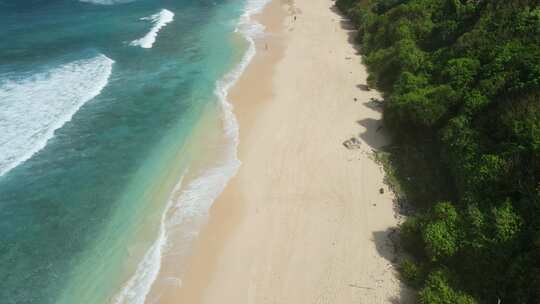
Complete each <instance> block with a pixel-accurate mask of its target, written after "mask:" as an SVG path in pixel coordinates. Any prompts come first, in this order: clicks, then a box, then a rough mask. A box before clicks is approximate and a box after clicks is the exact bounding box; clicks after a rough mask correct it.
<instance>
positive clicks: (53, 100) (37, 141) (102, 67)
mask: <svg viewBox="0 0 540 304" xmlns="http://www.w3.org/2000/svg"><path fill="white" fill-rule="evenodd" d="M113 63H114V61H113V60H111V59H110V58H108V57H107V56H105V55H98V56H96V57H93V58H90V59H84V60H78V61H74V62H71V63H68V64H65V65H62V66H60V67H58V68H55V69H52V70H50V71H47V72H44V73H40V74H36V75H33V76H31V77H29V78H25V79H22V80H7V81H3V82H0V176H1V175H4V174H5V173H6V172H8V171H10V170H11V169H13V168H14V167H16V166H18V165H19V164H21V163H23V162H25V161H26V160H28V159H29V158H30V157H32V155H34V153H36V152H38V151H39V150H41V149H43V147H45V145H46V144H47V141H48V140H49V139H50V138H52V137H53V136H54V131H55V130H56V129H58V128H60V127H62V126H63V125H64V124H65V123H66V122H68V121H69V120H71V117H72V116H73V115H74V114H75V113H76V112H77V110H79V108H80V107H81V106H82V105H83V104H85V103H86V102H87V101H89V100H91V99H93V98H94V97H96V96H97V95H99V94H100V92H101V90H103V88H104V87H105V86H106V85H107V82H108V80H109V76H110V75H111V72H112V66H113Z"/></svg>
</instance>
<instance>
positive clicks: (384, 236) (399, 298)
mask: <svg viewBox="0 0 540 304" xmlns="http://www.w3.org/2000/svg"><path fill="white" fill-rule="evenodd" d="M331 10H332V11H333V12H334V13H335V14H336V21H337V22H339V25H340V26H341V28H342V29H344V30H345V31H346V32H347V34H348V42H349V43H350V44H351V45H353V46H354V49H355V50H356V52H357V53H356V54H357V55H360V54H361V47H360V45H358V43H357V39H356V37H357V31H356V27H355V26H354V24H352V22H350V21H349V20H348V19H347V18H346V17H344V16H343V14H342V13H341V12H340V11H339V9H338V8H337V7H336V6H335V5H334V6H332V7H331ZM356 87H357V88H358V89H360V90H363V91H369V87H368V86H367V85H365V84H358V85H357V86H356ZM362 106H365V107H367V108H370V109H371V110H375V111H377V112H379V113H381V112H382V101H380V100H377V99H372V100H370V101H368V102H365V103H363V104H362ZM356 123H357V124H358V125H360V126H362V127H363V128H364V129H365V131H364V132H362V133H360V134H359V135H358V136H359V138H361V139H362V140H363V141H364V142H365V143H366V144H367V145H369V146H370V147H371V148H372V149H373V150H380V149H382V148H383V147H385V146H387V145H388V144H389V141H388V139H387V138H388V134H386V133H385V129H384V127H383V124H382V119H373V118H366V119H361V120H358V121H357V122H356ZM400 209H401V208H399V204H397V202H394V212H395V214H396V216H398V214H400ZM373 240H374V242H375V246H376V248H377V252H378V254H379V255H380V256H381V257H382V258H384V259H385V260H387V261H388V262H389V263H391V264H392V265H394V267H392V268H389V269H388V270H387V271H395V269H397V266H398V265H397V264H398V263H399V255H400V250H399V242H398V240H399V237H398V228H397V227H392V228H389V229H387V230H385V231H376V232H374V233H373ZM396 275H397V274H396ZM399 284H400V292H399V294H398V295H395V296H393V297H391V298H389V299H387V301H388V303H392V304H404V303H414V292H412V291H411V290H410V289H409V288H407V287H406V286H405V285H404V284H403V283H402V282H401V281H400V283H399Z"/></svg>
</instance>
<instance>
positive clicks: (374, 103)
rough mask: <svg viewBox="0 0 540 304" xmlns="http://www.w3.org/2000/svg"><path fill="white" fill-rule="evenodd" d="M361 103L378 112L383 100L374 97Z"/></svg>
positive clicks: (381, 108)
mask: <svg viewBox="0 0 540 304" xmlns="http://www.w3.org/2000/svg"><path fill="white" fill-rule="evenodd" d="M363 105H364V106H366V107H368V108H370V109H372V110H374V111H377V112H379V113H382V111H383V102H382V101H381V100H379V99H376V98H371V99H370V100H369V101H367V102H364V103H363Z"/></svg>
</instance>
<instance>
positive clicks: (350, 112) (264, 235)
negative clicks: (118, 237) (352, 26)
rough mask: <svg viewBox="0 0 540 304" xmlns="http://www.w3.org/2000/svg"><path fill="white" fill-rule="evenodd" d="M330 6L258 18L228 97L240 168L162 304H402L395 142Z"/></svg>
mask: <svg viewBox="0 0 540 304" xmlns="http://www.w3.org/2000/svg"><path fill="white" fill-rule="evenodd" d="M333 5H334V3H333V2H332V1H330V0H295V1H294V3H293V2H288V1H283V0H274V1H273V2H272V3H271V4H269V5H268V6H267V8H266V9H265V11H264V12H263V13H262V14H261V15H259V16H258V20H259V21H260V22H261V23H262V24H264V25H265V26H266V35H265V36H264V37H262V38H260V39H259V40H258V41H257V55H256V57H255V58H254V60H253V61H252V63H251V65H250V66H249V67H248V69H247V70H246V72H245V73H244V74H243V75H242V77H241V79H240V80H239V82H238V83H237V85H236V86H235V88H234V89H233V90H232V92H231V95H230V97H231V101H232V102H233V104H234V107H235V114H236V116H237V118H238V120H239V124H240V145H239V151H238V152H239V158H240V161H241V162H242V166H241V167H240V170H239V171H238V173H237V175H236V176H235V177H234V178H233V179H232V180H231V181H230V182H229V184H228V185H227V187H226V189H225V192H224V193H223V194H222V195H221V196H220V197H219V199H218V200H217V201H216V202H215V203H214V205H213V206H212V209H211V211H210V216H209V218H208V223H207V224H206V225H205V227H204V228H203V230H202V231H201V233H200V235H199V238H198V240H197V242H196V244H195V248H194V250H193V252H192V253H191V255H190V257H189V259H188V261H187V265H188V266H187V273H186V274H185V275H184V277H183V278H182V285H181V287H180V288H178V289H175V290H167V291H166V292H165V293H164V294H163V296H162V298H161V300H160V303H211V304H215V303H237V304H241V303H257V304H261V303H298V304H300V303H369V304H374V303H405V294H406V292H405V291H404V289H403V286H402V284H401V283H400V282H399V280H398V278H397V275H396V266H395V265H394V264H393V263H392V262H393V261H395V252H394V251H395V250H394V246H393V245H392V243H391V242H390V240H389V239H388V235H389V234H390V233H392V232H393V231H394V229H395V228H396V226H397V223H398V219H397V216H396V214H395V211H394V206H393V196H392V194H391V192H390V191H389V189H388V187H387V186H386V185H385V184H384V183H383V172H382V169H381V168H380V166H379V165H377V164H376V163H375V162H374V161H373V156H372V154H373V150H377V149H379V148H381V147H383V146H384V145H386V144H388V143H389V142H388V138H387V136H385V134H384V128H382V129H381V109H380V108H379V107H378V105H377V103H375V102H372V101H370V100H371V99H372V98H378V97H379V94H378V93H377V92H376V91H374V90H367V89H366V87H365V85H366V78H367V72H366V69H365V67H364V66H363V65H362V63H361V57H360V55H359V54H358V52H357V50H356V49H355V47H354V45H352V44H351V41H352V37H353V33H352V32H351V31H350V30H348V27H347V23H346V21H345V20H343V18H342V17H341V16H340V15H339V14H338V13H337V12H336V11H335V8H334V6H333ZM381 189H383V191H382V192H383V193H381ZM165 267H166V265H165Z"/></svg>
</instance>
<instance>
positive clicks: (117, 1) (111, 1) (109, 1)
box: [79, 0, 135, 5]
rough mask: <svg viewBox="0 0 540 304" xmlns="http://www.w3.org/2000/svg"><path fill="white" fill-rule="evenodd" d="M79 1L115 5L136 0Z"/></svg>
mask: <svg viewBox="0 0 540 304" xmlns="http://www.w3.org/2000/svg"><path fill="white" fill-rule="evenodd" d="M79 1H81V2H85V3H92V4H98V5H115V4H124V3H129V2H133V1H135V0H79Z"/></svg>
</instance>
